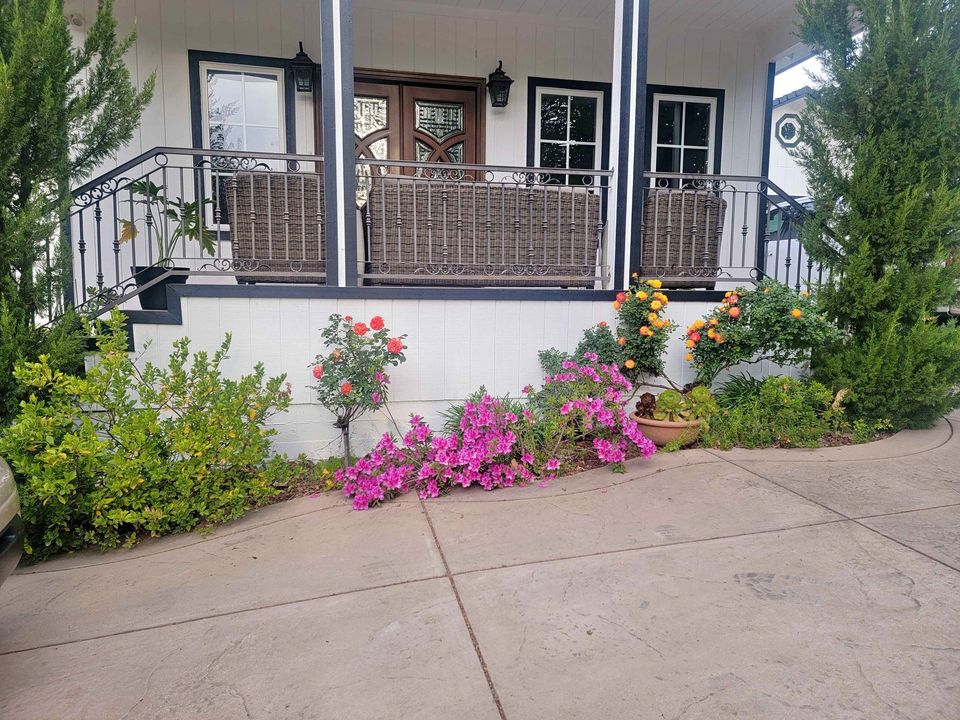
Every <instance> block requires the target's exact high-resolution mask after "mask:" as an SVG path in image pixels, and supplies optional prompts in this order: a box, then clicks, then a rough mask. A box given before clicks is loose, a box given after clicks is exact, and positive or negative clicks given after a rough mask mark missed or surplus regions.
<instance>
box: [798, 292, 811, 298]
mask: <svg viewBox="0 0 960 720" xmlns="http://www.w3.org/2000/svg"><path fill="white" fill-rule="evenodd" d="M800 297H810V291H809V290H801V291H800Z"/></svg>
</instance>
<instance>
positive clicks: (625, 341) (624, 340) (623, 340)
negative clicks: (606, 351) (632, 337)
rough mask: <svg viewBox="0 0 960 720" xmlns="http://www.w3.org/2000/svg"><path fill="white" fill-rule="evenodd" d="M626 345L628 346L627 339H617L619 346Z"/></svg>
mask: <svg viewBox="0 0 960 720" xmlns="http://www.w3.org/2000/svg"><path fill="white" fill-rule="evenodd" d="M626 344H627V339H626V338H625V337H624V336H623V335H621V336H620V337H618V338H617V345H620V346H623V345H626Z"/></svg>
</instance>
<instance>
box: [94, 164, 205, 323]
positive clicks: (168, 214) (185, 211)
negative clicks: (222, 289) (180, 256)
mask: <svg viewBox="0 0 960 720" xmlns="http://www.w3.org/2000/svg"><path fill="white" fill-rule="evenodd" d="M130 190H131V192H132V193H133V195H134V196H135V197H136V199H135V200H134V201H133V204H134V205H139V206H141V207H143V209H144V217H143V218H142V219H135V218H129V219H127V218H118V222H119V223H120V226H121V232H120V242H121V243H128V242H132V241H133V240H134V239H136V238H137V236H138V235H139V234H140V229H139V228H138V227H137V223H138V222H139V223H142V224H143V225H144V226H145V227H146V228H147V235H148V237H150V238H152V240H153V242H154V243H155V246H156V250H155V254H154V256H153V258H152V259H153V265H150V266H145V265H137V266H135V267H133V268H131V270H132V272H133V274H134V279H135V280H136V281H137V284H138V285H141V286H142V285H146V284H147V283H150V282H151V281H154V280H157V278H162V279H161V280H160V281H159V282H156V283H154V284H152V285H150V286H149V287H147V288H146V289H144V290H142V291H141V293H140V304H141V306H142V307H143V308H145V309H152V310H162V309H166V307H167V298H166V287H165V286H166V285H167V284H170V283H183V282H186V279H187V277H186V275H184V274H178V275H169V274H167V272H168V271H169V270H170V269H173V264H172V262H171V256H172V254H173V250H174V248H175V247H176V246H177V243H180V242H187V241H196V242H197V243H199V245H200V250H201V252H202V253H205V254H207V255H210V256H211V257H212V256H213V255H215V254H216V236H215V235H214V233H213V232H212V231H211V230H209V229H208V228H207V227H206V223H205V218H204V214H205V209H206V207H207V206H208V205H211V204H212V203H213V199H212V198H206V197H205V198H200V199H199V200H184V199H183V198H182V197H179V196H177V197H175V198H171V197H167V195H166V193H165V192H164V190H163V188H161V187H160V186H159V185H156V184H154V183H153V182H152V181H151V180H149V179H146V178H145V179H143V180H137V181H136V182H134V183H131V184H130ZM181 269H183V268H181ZM93 294H94V295H96V293H95V292H94V293H93Z"/></svg>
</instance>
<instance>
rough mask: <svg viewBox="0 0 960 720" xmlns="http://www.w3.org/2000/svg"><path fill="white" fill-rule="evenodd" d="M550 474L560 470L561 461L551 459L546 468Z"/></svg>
mask: <svg viewBox="0 0 960 720" xmlns="http://www.w3.org/2000/svg"><path fill="white" fill-rule="evenodd" d="M544 467H546V469H547V470H548V471H549V472H553V471H554V470H559V469H560V461H559V460H557V459H556V458H550V459H549V460H547V464H546V465H545V466H544Z"/></svg>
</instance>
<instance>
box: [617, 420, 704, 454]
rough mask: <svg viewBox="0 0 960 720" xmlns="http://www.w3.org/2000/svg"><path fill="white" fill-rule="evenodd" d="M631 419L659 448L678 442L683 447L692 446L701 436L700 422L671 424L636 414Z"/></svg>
mask: <svg viewBox="0 0 960 720" xmlns="http://www.w3.org/2000/svg"><path fill="white" fill-rule="evenodd" d="M631 417H632V418H633V419H634V420H636V421H637V424H638V425H639V426H640V430H642V431H643V434H644V435H646V436H647V437H648V438H650V439H651V440H653V442H654V443H655V444H656V445H657V446H659V447H663V446H664V445H669V444H670V443H672V442H674V441H677V440H679V442H680V445H681V446H686V445H690V444H692V443H694V442H696V439H697V437H699V435H700V421H699V420H690V421H686V422H669V421H668V420H654V419H652V418H645V417H640V416H639V415H637V414H636V413H633V415H631Z"/></svg>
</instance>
